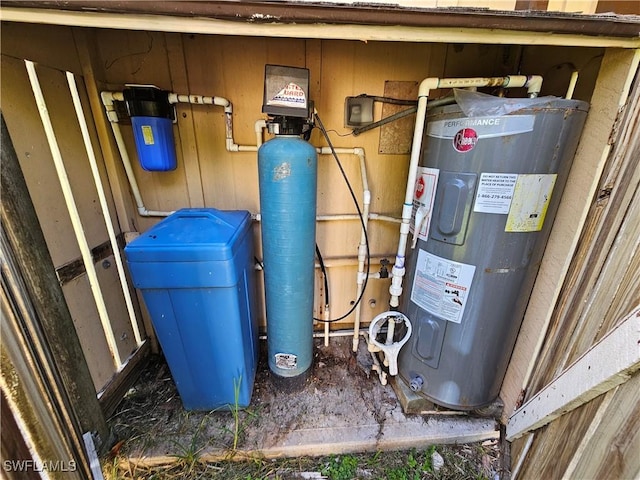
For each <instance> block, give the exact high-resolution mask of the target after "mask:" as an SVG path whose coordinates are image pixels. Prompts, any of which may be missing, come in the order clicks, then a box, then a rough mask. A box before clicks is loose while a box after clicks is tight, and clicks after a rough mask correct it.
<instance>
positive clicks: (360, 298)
mask: <svg viewBox="0 0 640 480" xmlns="http://www.w3.org/2000/svg"><path fill="white" fill-rule="evenodd" d="M314 115H315V118H316V122H317V124H318V128H319V129H320V131H321V132H322V135H324V138H325V140H326V141H327V145H329V148H330V149H331V154H332V155H333V158H334V159H335V160H336V163H337V164H338V168H339V169H340V173H342V178H344V181H345V182H346V184H347V187H348V188H349V193H350V194H351V198H352V199H353V203H354V204H355V206H356V210H357V211H358V217H359V218H360V225H361V226H362V231H363V233H364V240H365V244H366V248H367V272H366V275H365V277H364V282H363V284H362V290H361V291H360V295H359V296H358V298H357V299H356V301H355V303H354V304H353V305H352V306H351V309H350V310H349V311H348V312H347V313H345V314H344V315H342V316H341V317H338V318H333V319H331V320H323V319H321V318H315V317H313V319H314V320H315V321H317V322H323V323H334V322H338V321H340V320H344V319H345V318H347V317H348V316H349V315H351V314H352V313H353V311H354V310H355V309H356V307H357V306H358V305H359V304H360V302H361V301H362V298H363V297H364V292H365V289H366V288H367V282H368V280H369V272H370V267H371V255H370V251H369V235H367V227H366V225H365V223H364V217H363V215H362V211H361V210H360V205H358V199H357V198H356V194H355V193H354V191H353V188H352V187H351V183H349V178H348V177H347V174H346V173H345V171H344V168H342V164H341V163H340V159H339V158H338V154H337V153H336V150H335V148H333V144H332V143H331V139H330V138H329V134H328V133H327V131H326V130H325V128H324V125H323V124H322V120H320V117H319V116H318V114H317V113H315V114H314ZM317 247H318V246H317V245H316V252H317V253H318V254H319V253H320V250H319V249H318V248H317ZM325 279H326V275H325ZM328 293H329V292H328V290H327V295H328Z"/></svg>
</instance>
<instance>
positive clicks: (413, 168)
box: [389, 75, 542, 310]
mask: <svg viewBox="0 0 640 480" xmlns="http://www.w3.org/2000/svg"><path fill="white" fill-rule="evenodd" d="M469 87H505V88H516V87H527V89H528V90H527V93H528V94H529V96H530V97H532V98H534V97H537V96H538V94H539V93H540V89H541V88H542V77H541V76H538V75H531V76H527V75H510V76H507V77H491V78H483V77H479V78H435V77H434V78H426V79H424V80H423V81H422V82H421V83H420V87H419V89H418V111H417V113H416V124H415V128H414V132H413V142H412V146H411V157H410V161H409V173H408V175H407V187H406V191H405V198H404V203H403V205H402V224H401V225H400V239H399V241H398V252H397V255H396V261H395V263H394V265H393V268H392V269H391V286H390V287H389V293H390V295H391V299H390V301H389V305H390V306H391V309H393V310H395V309H397V308H398V306H399V304H400V302H399V299H400V295H402V279H403V277H404V274H405V255H406V249H407V238H408V236H409V225H410V222H411V214H412V211H413V195H414V189H415V183H416V178H417V174H418V167H419V164H420V153H421V150H422V135H423V133H424V126H425V120H426V116H427V99H428V98H429V92H430V91H431V90H434V89H436V88H469Z"/></svg>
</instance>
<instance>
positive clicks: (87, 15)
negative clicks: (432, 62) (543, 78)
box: [2, 2, 640, 48]
mask: <svg viewBox="0 0 640 480" xmlns="http://www.w3.org/2000/svg"><path fill="white" fill-rule="evenodd" d="M155 3H161V2H155ZM202 3H204V2H202ZM236 5H238V3H236ZM2 16H3V20H4V21H11V22H23V23H44V24H54V25H68V26H76V27H94V28H112V29H119V30H140V28H141V25H144V28H145V29H146V30H150V31H160V32H181V33H202V34H211V35H231V36H237V35H244V36H254V37H278V38H320V39H341V40H357V41H396V42H432V43H480V44H493V45H498V44H500V45H556V46H566V47H570V46H574V47H620V48H639V47H640V38H638V35H637V31H638V26H637V25H635V24H634V25H632V26H631V27H632V29H633V32H634V33H633V35H631V34H628V35H627V36H621V37H613V36H605V35H601V36H595V35H594V36H587V35H584V34H583V33H582V34H581V33H575V32H573V33H549V30H546V31H539V32H533V31H531V30H532V29H530V30H529V31H525V30H522V29H521V30H515V29H514V30H509V26H507V25H504V26H503V27H502V28H500V27H496V28H493V29H492V28H487V26H486V25H487V24H486V22H485V24H484V28H483V26H477V27H475V28H470V27H450V26H432V27H427V26H405V25H375V26H372V25H354V24H346V25H345V24H329V23H315V24H314V23H305V24H301V23H300V24H299V23H287V24H284V23H255V22H244V23H242V22H237V21H229V20H219V19H215V18H199V17H176V16H168V15H163V16H159V15H148V14H136V15H126V14H122V13H96V12H68V11H57V10H39V9H32V8H17V7H5V6H4V5H3V8H2ZM531 20H532V17H527V18H526V19H523V22H524V23H523V25H526V24H528V25H531ZM565 21H566V19H565ZM580 21H581V22H584V19H582V18H581V19H580ZM572 23H573V22H572ZM576 23H577V22H576ZM580 26H581V27H583V26H584V24H583V23H580ZM583 32H584V30H583Z"/></svg>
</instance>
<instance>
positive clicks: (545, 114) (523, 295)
mask: <svg viewBox="0 0 640 480" xmlns="http://www.w3.org/2000/svg"><path fill="white" fill-rule="evenodd" d="M536 102H537V103H536V104H535V105H529V106H526V107H525V108H524V109H521V110H518V111H517V112H513V113H510V114H498V115H495V114H490V113H489V114H486V113H485V114H482V113H480V115H479V116H466V115H465V114H464V113H463V111H462V110H461V108H460V106H458V105H457V104H454V105H448V106H445V107H439V108H434V109H432V110H431V111H430V113H429V115H428V116H427V124H426V128H425V134H424V139H423V151H422V158H421V163H420V165H421V167H420V171H419V173H418V177H417V181H416V191H415V196H414V218H417V220H416V222H417V225H414V232H413V233H414V240H415V243H414V248H413V249H412V250H411V252H410V253H409V254H408V260H407V273H406V277H405V278H406V282H407V286H406V288H405V294H404V296H403V299H402V302H401V311H402V312H404V313H405V314H406V315H407V316H408V317H409V319H410V321H411V323H412V327H413V335H412V337H411V339H410V340H409V342H408V343H407V344H406V345H405V346H404V348H403V349H402V351H401V352H400V357H399V372H400V375H401V377H402V379H403V380H404V381H405V382H406V383H407V384H409V385H410V387H411V389H412V390H414V391H416V392H420V393H421V394H423V395H424V396H426V397H427V398H428V399H429V400H431V401H433V402H435V403H437V404H439V405H443V406H446V407H449V408H454V409H461V410H472V409H477V408H480V407H483V406H486V405H488V404H490V403H492V402H493V401H494V400H495V399H496V397H497V396H498V394H499V392H500V387H501V384H502V381H503V379H504V375H505V373H506V369H507V365H508V362H509V358H510V356H511V353H512V351H513V347H514V345H515V341H516V337H517V334H518V331H519V329H520V325H521V322H522V318H523V316H524V312H525V309H526V306H527V302H528V300H529V296H530V294H531V290H532V288H533V283H534V280H535V277H536V274H537V272H538V269H539V266H540V261H541V258H542V254H543V252H544V248H545V245H546V242H547V239H548V237H549V232H550V229H551V225H552V223H553V218H554V215H555V213H556V210H557V208H558V205H559V202H560V198H561V195H562V190H563V188H564V185H565V183H566V180H567V176H568V172H569V169H570V167H571V163H572V159H573V156H574V154H575V150H576V147H577V144H578V140H579V137H580V133H581V130H582V126H583V124H584V121H585V118H586V114H587V110H588V104H587V103H585V102H581V101H574V100H562V99H555V98H546V99H537V100H536ZM525 104H526V100H525ZM416 214H417V215H416ZM414 223H415V222H414Z"/></svg>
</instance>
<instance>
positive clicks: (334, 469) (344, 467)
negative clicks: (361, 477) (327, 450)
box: [321, 455, 358, 480]
mask: <svg viewBox="0 0 640 480" xmlns="http://www.w3.org/2000/svg"><path fill="white" fill-rule="evenodd" d="M357 468H358V459H357V458H356V457H354V456H352V455H342V456H336V457H331V458H330V459H329V462H327V464H326V466H325V467H324V468H323V469H322V470H321V472H322V474H323V475H325V476H327V477H328V478H329V479H330V480H352V479H354V478H356V470H357Z"/></svg>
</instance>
